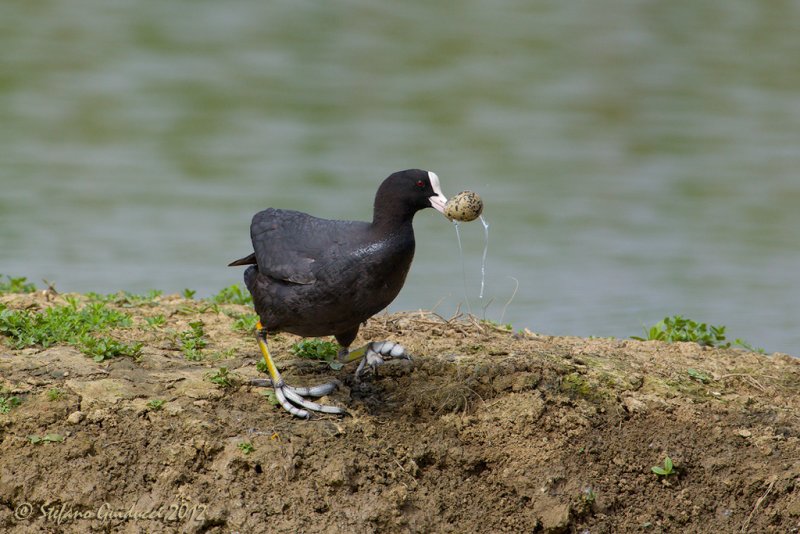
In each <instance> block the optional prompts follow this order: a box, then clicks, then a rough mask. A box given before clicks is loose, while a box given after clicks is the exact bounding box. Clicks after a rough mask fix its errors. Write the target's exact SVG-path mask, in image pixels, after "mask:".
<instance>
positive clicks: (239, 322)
mask: <svg viewBox="0 0 800 534" xmlns="http://www.w3.org/2000/svg"><path fill="white" fill-rule="evenodd" d="M225 315H227V316H228V317H231V318H232V319H234V321H233V329H234V330H235V331H237V332H244V333H247V334H252V333H253V332H254V331H255V329H256V323H258V315H256V314H254V313H239V312H234V311H226V312H225Z"/></svg>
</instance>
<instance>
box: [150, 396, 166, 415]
mask: <svg viewBox="0 0 800 534" xmlns="http://www.w3.org/2000/svg"><path fill="white" fill-rule="evenodd" d="M166 403H167V401H165V400H161V399H153V400H151V401H148V403H147V407H148V408H149V409H150V410H152V411H154V412H157V411H159V410H160V409H161V408H163V407H164V404H166Z"/></svg>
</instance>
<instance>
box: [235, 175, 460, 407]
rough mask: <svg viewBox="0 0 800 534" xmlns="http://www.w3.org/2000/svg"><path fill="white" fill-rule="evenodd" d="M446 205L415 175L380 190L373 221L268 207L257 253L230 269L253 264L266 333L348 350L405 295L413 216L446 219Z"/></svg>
mask: <svg viewBox="0 0 800 534" xmlns="http://www.w3.org/2000/svg"><path fill="white" fill-rule="evenodd" d="M446 201H447V199H446V198H445V197H444V195H443V194H442V191H441V187H440V185H439V179H438V177H437V176H436V174H434V173H432V172H428V171H423V170H419V169H410V170H406V171H400V172H396V173H394V174H392V175H391V176H389V177H388V178H386V179H385V180H384V181H383V183H382V184H381V185H380V187H379V188H378V192H377V193H376V195H375V202H374V208H373V218H372V222H361V221H339V220H327V219H320V218H317V217H313V216H311V215H308V214H306V213H302V212H298V211H291V210H282V209H274V208H268V209H266V210H264V211H261V212H259V213H257V214H256V215H255V216H254V217H253V220H252V224H251V226H250V237H251V239H252V243H253V250H254V252H253V253H252V254H250V255H249V256H247V257H244V258H242V259H240V260H236V261H234V262H232V263H231V264H230V265H249V267H248V268H247V270H246V271H245V273H244V281H245V285H246V286H247V289H248V290H249V291H250V293H251V294H252V296H253V303H254V307H255V310H256V313H257V314H258V316H259V318H260V320H261V325H262V326H263V330H264V331H266V332H278V331H283V332H290V333H293V334H297V335H300V336H304V337H309V336H314V337H316V336H326V335H333V336H335V337H336V340H337V341H338V342H339V344H340V345H342V347H344V349H346V348H347V347H349V346H350V344H351V343H352V342H353V340H354V339H355V337H356V335H357V334H358V330H359V327H360V325H361V324H362V323H363V322H364V321H366V320H367V319H368V318H369V317H371V316H372V315H374V314H376V313H377V312H379V311H380V310H382V309H384V308H386V306H388V305H389V304H390V303H391V302H392V301H393V300H394V298H395V297H396V296H397V294H398V293H399V292H400V290H401V289H402V287H403V283H404V282H405V279H406V275H407V274H408V271H409V268H410V267H411V261H412V259H413V258H414V229H413V227H412V220H413V218H414V215H415V214H416V213H417V212H418V211H419V210H421V209H424V208H429V207H433V208H436V209H437V210H438V211H440V212H444V205H445V203H446ZM388 348H389V345H387V350H388ZM265 350H266V349H265ZM345 352H347V351H346V350H345ZM266 357H267V355H265V358H266ZM272 380H273V383H274V382H275V380H276V377H272ZM287 409H288V408H287Z"/></svg>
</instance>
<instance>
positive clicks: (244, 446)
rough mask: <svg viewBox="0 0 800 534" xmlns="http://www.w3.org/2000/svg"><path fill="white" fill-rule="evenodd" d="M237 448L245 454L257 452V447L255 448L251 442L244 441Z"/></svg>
mask: <svg viewBox="0 0 800 534" xmlns="http://www.w3.org/2000/svg"><path fill="white" fill-rule="evenodd" d="M236 447H238V449H239V450H240V451H242V452H243V453H244V454H250V453H251V452H253V451H254V450H256V448H255V446H253V444H252V443H250V442H249V441H243V442H241V443H239V444H238V445H237V446H236Z"/></svg>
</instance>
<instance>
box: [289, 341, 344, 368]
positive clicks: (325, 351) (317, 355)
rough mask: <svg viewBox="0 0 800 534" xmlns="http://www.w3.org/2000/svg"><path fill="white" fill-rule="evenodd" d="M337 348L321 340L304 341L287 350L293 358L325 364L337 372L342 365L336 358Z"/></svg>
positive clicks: (334, 344) (333, 344)
mask: <svg viewBox="0 0 800 534" xmlns="http://www.w3.org/2000/svg"><path fill="white" fill-rule="evenodd" d="M338 347H339V346H338V345H337V344H336V343H332V342H330V341H324V340H322V339H304V340H303V341H300V342H299V343H295V344H294V345H292V346H291V347H290V348H289V350H290V351H291V353H292V354H294V355H295V356H298V357H300V358H307V359H309V360H320V361H323V362H327V363H328V365H329V366H330V367H331V369H334V370H339V369H341V368H342V367H343V364H342V363H341V362H339V361H338V360H337V358H336V356H337V354H338V353H339V349H338Z"/></svg>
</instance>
